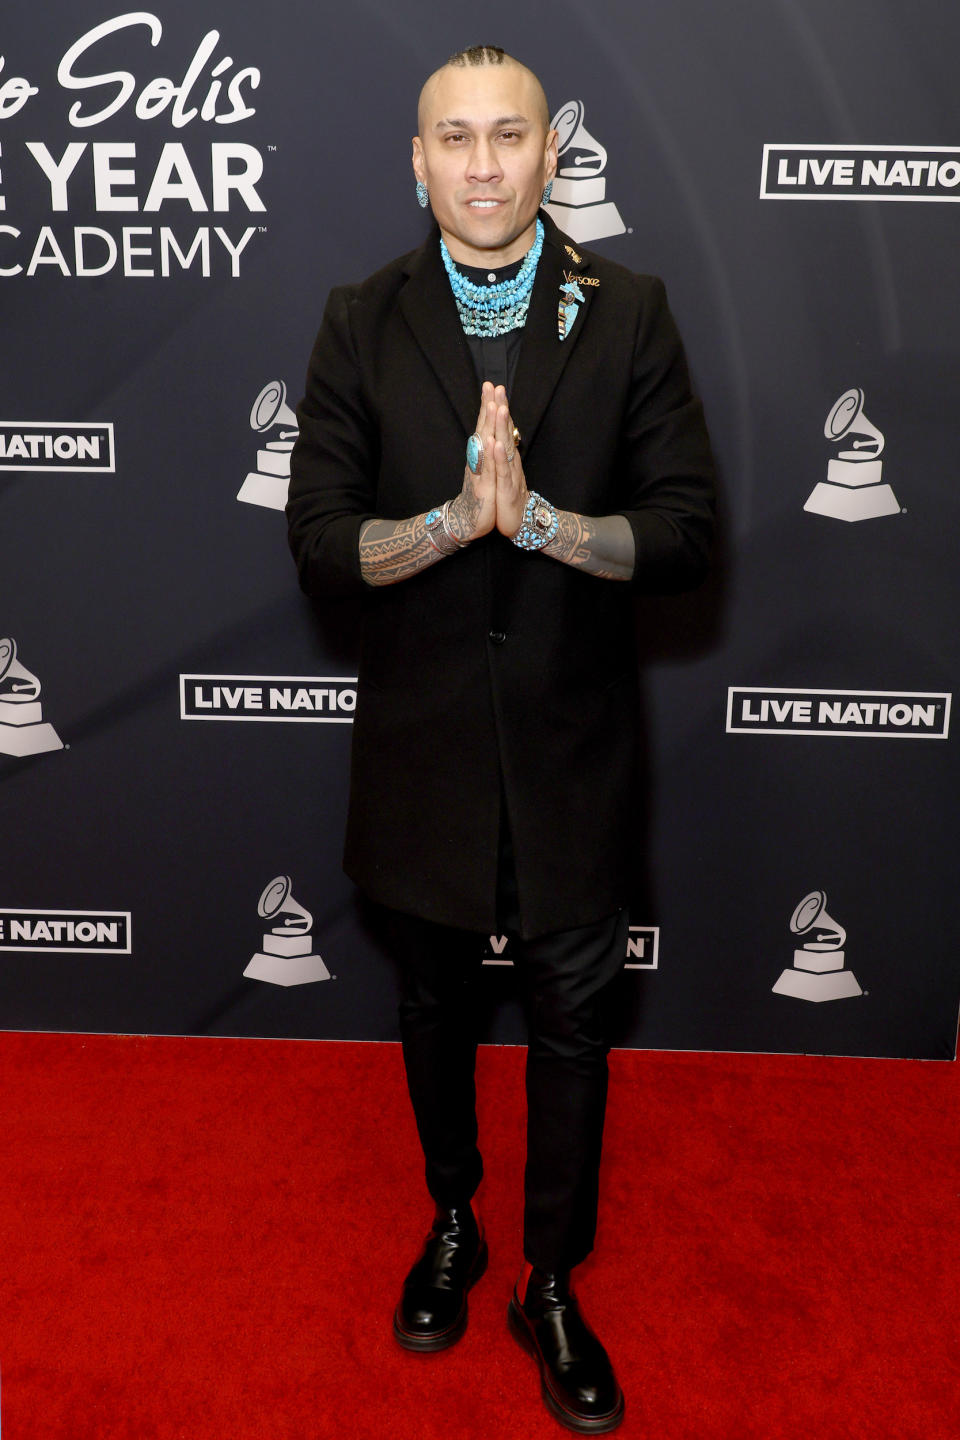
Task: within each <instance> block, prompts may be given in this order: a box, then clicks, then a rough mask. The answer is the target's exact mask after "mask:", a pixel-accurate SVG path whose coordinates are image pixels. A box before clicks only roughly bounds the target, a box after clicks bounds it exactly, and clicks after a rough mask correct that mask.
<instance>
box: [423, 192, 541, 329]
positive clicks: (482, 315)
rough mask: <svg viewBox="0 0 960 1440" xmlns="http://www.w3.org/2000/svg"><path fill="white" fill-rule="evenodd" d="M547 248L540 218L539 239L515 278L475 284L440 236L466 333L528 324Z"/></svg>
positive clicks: (452, 287)
mask: <svg viewBox="0 0 960 1440" xmlns="http://www.w3.org/2000/svg"><path fill="white" fill-rule="evenodd" d="M542 249H543V223H542V221H540V220H538V221H537V238H536V239H535V240H534V242H533V244H532V245H531V246H530V249H529V250H528V251H527V253H526V255H525V256H524V260H523V264H522V265H521V266H520V269H519V271H518V272H517V274H516V275H514V277H513V279H512V280H501V281H499V282H498V283H497V284H496V285H474V283H473V281H472V280H468V279H467V277H466V276H465V275H461V273H460V271H459V270H458V269H457V267H456V265H455V264H454V263H453V261H452V259H451V258H450V251H449V250H448V249H447V246H446V242H445V241H444V239H443V237H442V236H441V237H440V254H441V256H442V257H443V266H444V269H445V270H446V272H447V276H448V278H449V280H450V288H451V290H452V291H453V298H454V300H455V301H456V302H457V312H458V314H459V316H460V323H461V325H462V326H463V333H464V334H465V335H481V336H490V335H506V334H507V333H508V331H510V330H519V329H520V327H521V325H524V324H526V319H527V311H528V309H529V308H530V295H531V293H532V291H533V282H534V279H535V278H536V274H537V262H538V260H539V259H540V252H541V250H542Z"/></svg>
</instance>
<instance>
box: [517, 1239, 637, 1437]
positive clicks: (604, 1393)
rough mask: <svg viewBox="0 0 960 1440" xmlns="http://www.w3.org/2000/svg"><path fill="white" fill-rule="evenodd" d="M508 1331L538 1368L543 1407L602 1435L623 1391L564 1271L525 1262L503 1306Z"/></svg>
mask: <svg viewBox="0 0 960 1440" xmlns="http://www.w3.org/2000/svg"><path fill="white" fill-rule="evenodd" d="M507 1321H508V1323H509V1326H510V1329H511V1331H512V1333H513V1335H514V1336H515V1337H516V1339H517V1340H519V1342H520V1344H521V1345H522V1346H523V1347H524V1349H525V1350H529V1352H530V1353H531V1355H533V1357H534V1359H535V1360H536V1362H537V1364H538V1365H539V1367H540V1382H541V1387H542V1390H543V1398H544V1400H545V1401H546V1405H547V1409H548V1410H549V1411H550V1413H551V1414H552V1415H553V1416H555V1418H556V1419H557V1420H559V1421H560V1424H561V1425H565V1426H566V1427H567V1429H568V1430H576V1431H577V1432H578V1433H579V1434H581V1435H603V1434H605V1433H606V1431H608V1430H615V1429H616V1427H617V1426H618V1425H619V1424H620V1421H621V1420H622V1419H623V1392H622V1391H621V1389H620V1386H619V1385H618V1384H617V1381H616V1377H615V1376H614V1373H613V1368H612V1366H611V1364H610V1360H609V1357H608V1356H607V1352H606V1350H604V1348H603V1346H602V1345H601V1344H600V1341H599V1340H598V1339H597V1337H596V1335H594V1333H593V1331H592V1330H591V1329H590V1327H589V1325H588V1324H587V1322H586V1321H585V1320H584V1318H583V1316H582V1315H581V1314H580V1307H579V1306H578V1304H577V1301H576V1297H575V1296H574V1295H572V1294H571V1292H570V1277H569V1274H557V1275H551V1274H549V1273H548V1272H547V1271H545V1270H537V1269H536V1268H534V1267H531V1266H530V1265H525V1266H524V1269H523V1274H522V1275H521V1277H520V1279H519V1280H518V1281H517V1285H516V1287H515V1288H514V1292H513V1298H512V1299H511V1301H510V1305H509V1307H508V1310H507Z"/></svg>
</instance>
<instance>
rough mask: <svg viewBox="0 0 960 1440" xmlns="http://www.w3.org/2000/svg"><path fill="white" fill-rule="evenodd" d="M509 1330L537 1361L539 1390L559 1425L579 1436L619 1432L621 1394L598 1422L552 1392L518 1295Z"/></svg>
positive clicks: (509, 1311)
mask: <svg viewBox="0 0 960 1440" xmlns="http://www.w3.org/2000/svg"><path fill="white" fill-rule="evenodd" d="M507 1326H508V1328H509V1330H510V1333H511V1335H512V1336H513V1337H514V1339H515V1340H516V1341H518V1343H519V1344H520V1345H521V1346H522V1347H523V1349H524V1350H526V1351H527V1353H528V1354H529V1355H532V1356H533V1358H534V1360H536V1362H537V1365H538V1367H539V1370H540V1389H541V1391H542V1392H543V1399H544V1403H545V1405H546V1407H547V1409H548V1410H549V1411H550V1414H551V1415H552V1416H553V1417H554V1419H555V1420H559V1421H560V1424H561V1425H565V1426H566V1428H567V1429H568V1430H575V1431H576V1432H577V1434H578V1435H606V1434H607V1433H608V1432H609V1431H610V1430H616V1428H617V1426H618V1425H619V1424H620V1422H621V1420H622V1419H623V1414H624V1403H623V1392H622V1391H621V1392H620V1399H619V1402H618V1404H617V1405H616V1406H615V1407H614V1409H613V1410H611V1411H609V1412H608V1413H607V1414H606V1415H598V1416H596V1417H595V1418H591V1417H589V1416H586V1415H578V1414H577V1413H576V1411H574V1410H570V1409H568V1407H567V1406H566V1405H564V1404H563V1402H562V1401H561V1400H558V1399H557V1397H556V1395H554V1393H553V1391H552V1390H551V1389H550V1386H549V1384H548V1383H547V1366H546V1364H545V1362H544V1359H543V1356H542V1355H541V1354H540V1348H539V1346H538V1345H537V1342H536V1340H535V1339H534V1338H533V1334H532V1332H531V1329H530V1324H529V1321H528V1320H527V1318H526V1316H525V1315H524V1313H523V1311H522V1310H521V1309H520V1307H519V1305H518V1304H517V1300H516V1295H513V1296H511V1298H510V1303H509V1305H508V1306H507Z"/></svg>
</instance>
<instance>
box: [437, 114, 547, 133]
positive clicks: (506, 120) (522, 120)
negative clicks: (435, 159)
mask: <svg viewBox="0 0 960 1440" xmlns="http://www.w3.org/2000/svg"><path fill="white" fill-rule="evenodd" d="M529 124H530V121H529V120H528V118H527V116H526V115H499V116H498V117H497V119H496V120H494V121H493V129H496V128H497V126H498V125H529ZM444 126H448V127H449V128H450V129H451V130H472V129H473V125H472V124H471V122H470V121H469V120H446V119H444V120H438V121H437V123H436V125H434V127H433V128H434V130H442V129H443V128H444Z"/></svg>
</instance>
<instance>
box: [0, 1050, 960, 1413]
mask: <svg viewBox="0 0 960 1440" xmlns="http://www.w3.org/2000/svg"><path fill="white" fill-rule="evenodd" d="M523 1058H524V1054H523V1051H521V1050H515V1049H499V1048H485V1049H484V1050H482V1051H481V1055H480V1064H479V1083H480V1089H481V1117H480V1118H481V1143H482V1145H483V1147H484V1153H485V1157H486V1162H487V1175H486V1178H485V1180H484V1184H483V1187H482V1189H481V1192H480V1201H481V1206H482V1210H483V1213H484V1216H485V1219H486V1224H487V1230H488V1236H489V1240H490V1252H491V1263H490V1269H489V1271H488V1273H487V1275H486V1277H485V1278H484V1279H483V1280H482V1281H481V1282H480V1284H479V1286H478V1287H477V1289H476V1290H475V1291H474V1292H473V1295H472V1297H471V1318H470V1326H469V1329H468V1331H467V1334H466V1336H465V1337H464V1339H463V1340H462V1341H461V1343H460V1344H459V1345H458V1346H456V1347H455V1348H454V1349H453V1350H451V1351H447V1352H445V1353H443V1354H440V1355H433V1356H419V1355H409V1354H407V1353H406V1352H405V1351H402V1350H401V1349H400V1348H399V1347H398V1346H397V1345H396V1343H395V1342H394V1340H393V1337H392V1334H391V1330H390V1317H391V1314H392V1309H393V1305H394V1303H395V1300H396V1297H397V1293H398V1290H399V1285H400V1282H401V1280H402V1277H403V1274H404V1272H405V1270H406V1268H407V1265H408V1264H409V1263H410V1262H411V1261H412V1259H413V1258H414V1255H415V1254H416V1251H417V1249H418V1247H419V1244H420V1241H421V1238H422V1235H423V1233H425V1230H426V1227H427V1224H428V1221H429V1217H430V1207H429V1203H428V1201H427V1198H426V1193H425V1191H424V1190H423V1186H422V1179H421V1162H420V1158H419V1152H418V1149H417V1145H416V1135H415V1131H414V1127H413V1120H412V1117H411V1115H410V1113H409V1110H408V1101H407V1098H406V1093H405V1090H404V1087H403V1080H402V1062H401V1057H400V1052H399V1047H398V1046H395V1045H370V1044H367V1045H362V1044H339V1043H309V1042H287V1041H272V1040H267V1041H251V1040H205V1039H197V1040H179V1039H141V1038H117V1037H89V1036H87V1037H82V1036H64V1035H57V1036H47V1035H22V1034H0V1076H2V1082H3V1095H4V1098H5V1111H6V1123H5V1126H4V1130H5V1138H6V1146H5V1153H6V1162H5V1166H4V1173H3V1177H2V1179H0V1227H2V1229H0V1234H2V1237H3V1245H2V1253H0V1265H2V1278H3V1292H2V1293H3V1303H2V1305H0V1377H2V1392H0V1395H2V1398H0V1420H2V1436H3V1440H46V1437H54V1436H56V1437H63V1440H94V1437H96V1440H120V1437H123V1440H254V1437H256V1440H261V1437H262V1440H288V1437H289V1440H294V1437H295V1440H313V1437H326V1436H345V1437H350V1440H352V1437H368V1436H369V1437H376V1440H441V1437H442V1440H472V1437H478V1440H480V1437H482V1440H501V1437H502V1440H517V1437H531V1440H537V1437H558V1436H560V1435H563V1434H565V1433H568V1432H565V1431H563V1430H562V1429H561V1428H560V1427H559V1426H558V1425H557V1424H556V1422H555V1421H553V1420H552V1419H551V1418H550V1417H549V1416H548V1415H547V1413H546V1411H545V1410H544V1409H543V1407H542V1403H541V1401H540V1398H539V1393H538V1381H537V1376H536V1371H535V1368H534V1365H533V1362H532V1361H531V1360H530V1359H529V1357H527V1356H526V1355H525V1354H524V1353H523V1352H522V1351H521V1350H520V1349H519V1348H518V1346H517V1345H516V1342H515V1341H513V1340H512V1339H511V1338H510V1337H509V1336H508V1334H507V1332H506V1326H505V1309H506V1303H507V1299H508V1297H509V1293H510V1289H511V1286H512V1283H513V1280H514V1277H515V1275H516V1272H517V1271H518V1269H519V1265H520V1246H519V1235H520V1215H521V1195H520V1181H521V1172H522V1137H523V1112H522V1064H523ZM611 1067H612V1077H613V1080H612V1086H611V1099H610V1111H609V1122H608V1131H607V1146H606V1152H605V1161H604V1165H605V1171H604V1184H605V1190H604V1203H603V1208H602V1210H601V1217H600V1235H599V1240H598V1249H597V1251H596V1253H595V1255H594V1256H593V1257H591V1259H590V1260H589V1261H588V1262H587V1263H586V1264H585V1265H584V1266H582V1267H581V1268H580V1269H579V1270H578V1271H577V1272H576V1278H577V1281H578V1283H577V1284H576V1286H575V1288H576V1289H577V1290H578V1292H579V1294H580V1297H581V1300H582V1302H583V1305H584V1309H585V1311H586V1313H587V1315H588V1317H589V1318H590V1319H591V1321H592V1322H593V1324H594V1326H595V1328H596V1329H597V1330H598V1331H599V1333H600V1334H601V1336H602V1337H603V1339H604V1340H605V1342H606V1343H607V1346H608V1348H609V1350H610V1352H611V1355H612V1356H613V1358H614V1361H615V1363H616V1366H617V1370H618V1374H619V1376H620V1379H621V1381H622V1383H623V1387H624V1390H625V1392H626V1397H627V1418H626V1420H625V1422H624V1424H623V1426H622V1427H621V1429H620V1430H619V1431H618V1432H617V1433H618V1434H619V1435H622V1436H624V1437H625V1440H627V1437H630V1436H641V1435H644V1436H646V1435H649V1436H656V1437H663V1440H673V1437H677V1440H680V1437H684V1440H686V1437H690V1440H694V1437H696V1440H752V1437H756V1440H793V1437H796V1440H801V1437H802V1440H809V1437H810V1436H811V1435H816V1436H818V1437H821V1440H834V1437H838V1440H839V1437H864V1440H885V1437H891V1440H893V1437H896V1440H914V1437H916V1440H947V1437H950V1440H955V1437H956V1436H957V1434H958V1430H960V1420H958V1416H960V1364H958V1347H957V1330H958V1327H957V1317H956V1297H957V1288H958V1287H957V1280H958V1276H960V1262H958V1241H957V1235H958V1225H957V1220H958V1195H960V1158H958V1150H957V1139H956V1136H957V1120H958V1108H960V1106H958V1098H960V1083H958V1074H957V1068H956V1066H955V1065H948V1064H919V1063H911V1062H897V1061H867V1060H855V1061H854V1060H851V1061H844V1060H824V1059H814V1058H777V1057H774V1058H771V1057H764V1056H760V1057H758V1056H730V1055H720V1056H710V1055H682V1054H670V1055H663V1054H646V1053H636V1052H623V1051H620V1052H615V1053H614V1054H613V1055H612V1056H611Z"/></svg>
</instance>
